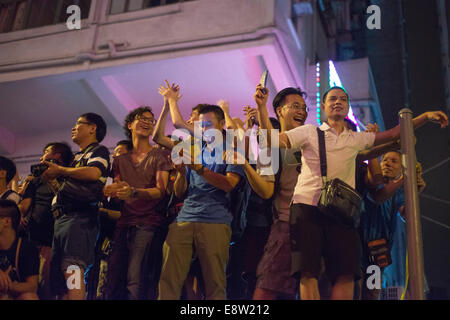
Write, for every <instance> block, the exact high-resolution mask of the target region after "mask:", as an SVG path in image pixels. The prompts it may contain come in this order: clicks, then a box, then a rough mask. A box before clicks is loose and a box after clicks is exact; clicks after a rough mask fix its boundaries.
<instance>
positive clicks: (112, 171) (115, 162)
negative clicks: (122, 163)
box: [111, 157, 120, 179]
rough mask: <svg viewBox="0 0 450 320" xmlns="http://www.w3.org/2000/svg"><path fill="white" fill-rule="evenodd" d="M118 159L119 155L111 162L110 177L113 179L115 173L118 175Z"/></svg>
mask: <svg viewBox="0 0 450 320" xmlns="http://www.w3.org/2000/svg"><path fill="white" fill-rule="evenodd" d="M119 159H120V157H117V158H115V159H114V161H113V164H112V170H111V177H112V178H113V179H114V178H115V177H116V176H117V175H119V176H120V169H119Z"/></svg>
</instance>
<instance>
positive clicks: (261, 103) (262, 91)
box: [253, 84, 269, 107]
mask: <svg viewBox="0 0 450 320" xmlns="http://www.w3.org/2000/svg"><path fill="white" fill-rule="evenodd" d="M253 98H254V99H255V102H256V104H257V105H258V107H265V106H266V104H267V99H268V98H269V89H267V88H263V87H262V86H261V84H258V85H257V86H256V91H255V94H254V95H253Z"/></svg>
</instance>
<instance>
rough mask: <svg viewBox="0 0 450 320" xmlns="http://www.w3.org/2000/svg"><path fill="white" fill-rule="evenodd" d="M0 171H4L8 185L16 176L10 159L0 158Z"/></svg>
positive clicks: (15, 170)
mask: <svg viewBox="0 0 450 320" xmlns="http://www.w3.org/2000/svg"><path fill="white" fill-rule="evenodd" d="M0 170H5V171H6V184H8V183H9V182H10V181H11V180H12V178H14V176H15V175H16V172H17V169H16V165H15V164H14V162H13V161H12V160H11V159H8V158H6V157H2V156H0Z"/></svg>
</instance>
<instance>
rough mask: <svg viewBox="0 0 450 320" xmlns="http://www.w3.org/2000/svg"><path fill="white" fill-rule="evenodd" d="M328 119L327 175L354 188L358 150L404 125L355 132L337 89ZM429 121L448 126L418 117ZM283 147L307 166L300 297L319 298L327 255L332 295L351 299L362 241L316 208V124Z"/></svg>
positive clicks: (297, 222) (294, 230)
mask: <svg viewBox="0 0 450 320" xmlns="http://www.w3.org/2000/svg"><path fill="white" fill-rule="evenodd" d="M322 108H323V110H324V112H325V114H326V116H327V118H328V120H327V121H326V122H324V123H323V124H322V125H321V126H320V127H319V128H320V130H322V131H324V132H325V145H326V158H327V170H328V175H327V179H328V180H330V179H334V178H339V179H341V180H343V181H344V182H346V183H347V184H349V185H350V186H352V187H354V186H355V158H356V155H357V154H358V152H359V151H361V150H363V149H367V148H370V147H372V146H373V145H379V144H382V143H384V142H388V141H392V140H394V139H398V138H399V136H400V127H399V126H396V127H394V128H392V129H390V130H387V131H384V132H378V133H373V132H352V131H349V130H348V129H347V128H346V126H345V123H344V119H345V117H346V116H347V114H348V111H349V99H348V94H347V93H346V92H345V90H344V89H343V88H340V87H333V88H331V89H329V90H328V91H327V92H326V93H325V94H324V96H323V99H322ZM427 121H436V122H439V123H440V124H441V127H445V126H447V125H448V118H447V116H446V115H445V114H444V113H443V112H441V111H436V112H425V113H423V114H421V115H420V116H418V117H416V118H414V119H413V124H414V127H415V128H417V127H419V126H421V125H423V124H425V123H426V122H427ZM279 144H280V147H282V148H300V149H301V150H302V170H301V173H300V175H299V177H298V182H297V185H296V187H295V190H294V195H293V198H292V203H293V204H292V206H291V217H290V219H291V220H290V223H291V225H290V226H291V230H290V232H291V244H292V272H293V273H294V274H295V275H297V276H299V277H300V296H301V299H320V295H319V290H318V282H317V279H318V277H319V275H320V270H321V258H322V257H323V258H324V262H325V268H326V272H327V274H328V277H329V279H330V281H331V282H332V284H333V288H332V292H331V299H337V300H342V299H352V298H353V287H354V281H355V280H357V279H359V278H360V265H359V262H360V241H359V238H358V234H357V231H356V229H354V228H351V227H348V226H345V225H341V224H339V223H337V222H335V221H333V220H329V218H327V217H325V216H323V215H322V214H321V213H320V211H319V210H318V208H317V202H318V200H319V196H320V190H321V187H322V180H321V172H320V160H319V143H318V134H317V130H316V127H315V126H313V125H304V126H300V127H297V128H295V129H292V130H290V131H287V132H282V133H280V135H279Z"/></svg>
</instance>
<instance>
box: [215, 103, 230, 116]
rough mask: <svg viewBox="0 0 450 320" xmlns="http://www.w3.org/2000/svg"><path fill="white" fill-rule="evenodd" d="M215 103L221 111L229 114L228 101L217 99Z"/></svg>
mask: <svg viewBox="0 0 450 320" xmlns="http://www.w3.org/2000/svg"><path fill="white" fill-rule="evenodd" d="M217 105H218V106H219V107H220V108H221V109H222V111H223V113H225V114H226V115H229V114H230V106H229V103H228V101H226V100H219V101H217Z"/></svg>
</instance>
